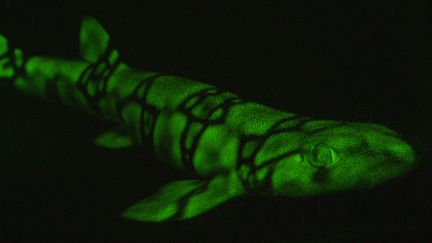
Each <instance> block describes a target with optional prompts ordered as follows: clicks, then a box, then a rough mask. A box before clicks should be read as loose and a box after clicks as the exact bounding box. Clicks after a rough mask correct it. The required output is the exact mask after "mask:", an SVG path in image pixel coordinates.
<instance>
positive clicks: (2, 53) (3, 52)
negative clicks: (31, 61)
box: [0, 34, 24, 79]
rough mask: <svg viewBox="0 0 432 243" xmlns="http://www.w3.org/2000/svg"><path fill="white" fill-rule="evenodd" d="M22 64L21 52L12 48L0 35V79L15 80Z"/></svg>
mask: <svg viewBox="0 0 432 243" xmlns="http://www.w3.org/2000/svg"><path fill="white" fill-rule="evenodd" d="M23 64H24V56H23V52H22V51H21V50H20V49H16V48H12V47H11V46H10V45H9V43H8V40H7V39H6V37H4V36H3V35H1V34H0V79H15V78H16V77H17V75H19V72H20V71H21V67H23Z"/></svg>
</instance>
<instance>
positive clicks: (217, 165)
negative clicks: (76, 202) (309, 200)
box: [0, 17, 415, 222]
mask: <svg viewBox="0 0 432 243" xmlns="http://www.w3.org/2000/svg"><path fill="white" fill-rule="evenodd" d="M80 42H81V56H82V59H80V60H63V59H58V58H50V57H25V56H24V55H23V52H22V51H21V50H19V49H16V48H11V47H10V45H9V44H8V42H7V40H6V38H4V37H3V36H0V77H1V78H3V79H5V80H8V82H11V84H12V85H13V86H15V87H16V88H17V89H18V90H20V91H22V92H25V93H27V94H30V95H34V96H37V97H40V98H44V99H47V100H54V101H58V102H61V103H63V104H66V105H69V106H71V107H74V108H76V109H79V110H82V111H84V112H87V113H90V114H92V115H95V116H98V117H100V118H103V119H106V120H109V121H114V122H117V123H118V124H119V125H120V126H119V128H118V129H116V130H113V131H109V132H107V133H104V134H102V135H101V136H99V137H98V138H96V139H95V142H96V144H98V145H100V146H103V147H106V148H111V149H114V148H121V147H127V146H139V145H142V144H152V146H153V148H154V151H155V153H156V154H157V155H158V157H159V158H160V159H161V160H162V161H164V162H166V163H168V164H170V165H172V166H174V167H176V168H179V169H181V170H185V171H186V172H188V173H190V174H192V175H194V178H201V179H191V180H182V181H175V182H172V183H169V184H167V185H165V186H163V187H162V188H161V189H160V190H159V191H158V192H157V193H155V194H154V195H152V196H150V197H148V198H146V199H144V200H143V201H141V202H139V203H137V204H136V205H134V206H132V207H130V208H129V209H127V210H126V211H125V212H124V213H123V216H125V217H127V218H131V219H135V220H141V221H154V222H160V221H166V220H174V219H188V218H191V217H194V216H196V215H199V214H201V213H203V212H206V211H208V210H209V209H211V208H213V207H215V206H217V205H219V204H221V203H223V202H225V201H226V200H229V199H231V198H233V197H237V196H241V195H244V194H247V193H256V194H258V195H266V196H275V195H281V196H288V197H296V196H315V195H321V194H325V193H332V192H338V191H345V190H353V189H354V190H355V189H357V190H363V189H370V188H372V187H374V186H376V185H378V184H380V183H384V182H386V181H389V180H391V179H394V178H397V177H399V176H400V175H402V174H404V173H406V172H407V171H409V170H410V169H411V168H412V167H413V166H414V165H415V154H414V152H413V150H412V148H411V147H410V146H409V145H408V144H407V143H406V142H404V141H403V140H402V138H401V137H400V136H399V135H398V134H397V133H396V132H394V131H392V130H390V129H388V128H386V127H384V126H381V125H377V124H364V123H355V122H347V121H333V120H320V119H314V118H311V117H305V116H302V115H297V114H293V113H289V112H286V111H281V110H277V109H274V108H271V107H267V106H264V105H260V104H257V103H255V102H251V101H245V100H243V99H241V98H240V97H239V96H237V95H235V94H233V93H230V92H225V91H222V90H220V89H218V88H217V87H214V86H212V85H208V84H205V83H202V82H198V81H193V80H189V79H185V78H181V77H176V76H172V75H163V74H159V73H156V72H151V71H140V70H136V69H134V68H131V67H129V66H128V65H126V64H125V63H124V62H122V61H121V58H120V56H119V53H118V51H117V50H115V49H113V48H112V47H111V46H110V44H109V36H108V34H107V33H106V32H105V30H104V29H103V28H102V27H101V26H100V24H99V23H98V22H97V21H96V20H95V19H93V18H91V17H85V18H84V20H83V23H82V28H81V34H80Z"/></svg>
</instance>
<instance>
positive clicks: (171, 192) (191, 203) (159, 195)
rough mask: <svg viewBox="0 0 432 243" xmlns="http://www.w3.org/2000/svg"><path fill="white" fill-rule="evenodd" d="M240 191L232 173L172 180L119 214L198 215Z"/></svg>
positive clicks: (151, 217) (143, 217)
mask: <svg viewBox="0 0 432 243" xmlns="http://www.w3.org/2000/svg"><path fill="white" fill-rule="evenodd" d="M242 192H243V190H242V189H241V187H240V186H239V183H238V179H237V177H236V176H235V175H234V174H233V173H232V174H227V175H221V176H217V177H215V178H213V179H212V180H210V181H199V180H182V181H174V182H171V183H168V184H167V185H165V186H163V187H162V188H161V189H160V190H159V191H158V192H156V193H155V194H153V195H152V196H150V197H148V198H146V199H144V200H143V201H141V202H138V203H137V204H135V205H133V206H132V207H130V208H128V209H127V210H125V211H124V212H123V214H122V216H123V217H126V218H129V219H133V220H138V221H153V222H161V221H167V220H184V219H189V218H192V217H194V216H197V215H199V214H202V213H204V212H206V211H208V210H210V209H212V208H214V207H216V206H218V205H220V204H222V203H224V202H225V201H227V200H229V199H231V198H233V197H236V196H239V195H241V194H242Z"/></svg>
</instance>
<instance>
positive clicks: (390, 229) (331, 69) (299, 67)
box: [0, 0, 432, 242]
mask: <svg viewBox="0 0 432 243" xmlns="http://www.w3.org/2000/svg"><path fill="white" fill-rule="evenodd" d="M12 2H14V3H13V4H12ZM262 2H263V3H260V4H258V3H254V2H249V3H248V4H247V5H240V4H234V3H231V4H230V5H229V6H222V5H220V4H211V5H206V4H203V3H201V4H185V3H184V2H183V3H177V4H174V5H172V4H164V3H157V1H139V3H138V1H136V2H133V1H130V2H128V1H119V2H118V3H109V4H108V3H107V2H106V1H81V2H68V1H59V2H58V3H57V2H55V1H52V2H40V1H19V2H17V1H11V0H9V1H2V2H1V3H0V33H2V34H5V35H7V36H8V37H9V39H10V40H11V41H13V42H14V43H15V45H16V46H18V47H20V48H22V49H24V50H25V52H26V53H27V54H29V55H52V56H61V57H65V58H74V57H77V53H78V41H77V38H78V29H79V21H80V17H81V16H82V15H84V14H91V15H93V16H95V17H96V18H98V19H99V20H100V21H101V22H102V23H103V25H104V26H105V27H106V29H107V30H108V31H109V32H110V34H111V37H112V39H113V41H114V42H115V43H116V45H117V47H118V48H119V50H120V52H121V54H122V56H123V58H124V60H125V61H126V62H127V63H129V64H131V65H133V66H136V67H139V68H143V69H151V70H155V71H160V72H165V73H171V74H176V75H180V76H185V77H189V78H193V79H197V80H202V81H204V82H208V83H212V84H214V85H217V86H219V87H221V88H223V89H226V90H229V91H232V92H235V93H238V94H240V95H242V96H243V97H245V98H248V99H252V100H255V101H258V102H261V103H264V104H267V105H270V106H274V107H278V108H281V109H286V110H288V111H291V112H296V113H300V114H306V115H309V116H317V117H323V118H332V119H347V120H356V121H371V122H376V123H381V124H384V125H387V126H389V127H390V128H393V129H394V130H397V131H399V132H400V133H401V134H402V135H403V136H405V137H406V138H407V139H409V140H410V141H412V143H413V144H414V145H415V147H416V149H418V150H419V152H420V154H421V156H422V163H421V165H420V166H419V167H418V168H417V170H415V171H414V172H413V173H411V174H410V175H408V176H407V177H405V178H403V179H401V180H399V181H397V182H395V183H393V184H391V185H386V186H381V187H378V188H376V189H375V190H372V191H370V192H367V193H355V192H351V193H345V194H341V195H336V196H329V197H321V198H314V199H263V198H242V199H235V200H232V201H230V202H228V203H226V204H225V205H223V206H221V207H218V208H216V209H214V210H212V211H210V212H209V213H206V214H205V215H203V216H202V217H198V218H195V219H193V220H190V221H186V222H174V223H166V224H147V223H139V222H133V221H128V220H124V219H121V218H120V217H119V214H120V212H121V211H122V210H123V209H125V208H126V207H128V206H129V205H131V204H133V203H134V202H137V201H138V200H140V199H143V198H144V197H146V196H147V195H149V194H151V193H152V192H154V191H155V190H156V189H157V188H158V187H159V186H160V185H162V184H163V183H165V182H168V181H171V180H174V179H181V178H186V175H184V174H182V173H180V172H178V171H176V170H174V169H172V168H169V167H168V166H165V165H163V164H161V163H160V162H159V161H158V160H157V159H156V158H155V157H154V155H153V153H152V151H149V150H146V149H145V148H143V149H122V150H114V151H110V150H105V149H101V148H98V147H96V146H94V145H93V144H92V140H93V138H94V137H95V136H97V135H98V134H100V133H101V132H103V131H106V130H108V129H111V128H113V124H109V123H106V122H103V121H99V120H95V119H93V118H92V117H88V116H86V115H84V114H81V113H79V112H77V111H73V110H70V109H68V108H66V107H63V106H61V105H57V104H53V103H46V102H43V101H40V100H36V99H33V98H32V97H26V96H24V95H21V94H18V93H16V92H14V91H12V90H5V89H2V90H0V109H1V111H2V114H3V115H2V116H1V119H0V134H1V135H2V136H1V140H0V143H1V146H0V151H1V152H0V154H1V157H0V222H1V224H0V241H2V242H33V241H43V242H47V241H49V240H55V241H56V242H64V241H66V242H68V241H70V242H85V241H90V240H91V241H93V242H94V241H96V242H98V241H104V242H242V241H249V242H353V241H355V242H371V241H374V242H377V241H383V240H392V241H405V242H429V241H432V237H431V235H430V233H428V231H430V230H431V229H432V206H431V205H432V200H431V197H430V194H431V189H430V186H431V185H432V183H431V182H432V179H431V173H432V169H431V166H430V162H432V161H431V155H430V151H429V150H430V148H431V145H432V143H431V140H432V139H431V136H432V132H431V128H430V124H432V123H431V122H432V119H431V116H430V115H429V114H430V111H431V109H430V105H431V104H432V98H431V95H432V84H431V80H432V35H431V32H432V28H431V27H432V26H431V25H430V22H431V21H430V18H431V16H432V15H431V12H430V9H431V4H430V3H428V1H425V0H424V1H411V2H409V3H408V2H402V1H400V2H399V1H392V3H391V4H381V3H373V4H371V3H369V4H366V3H362V2H359V1H343V3H341V2H340V1H317V2H315V3H306V2H303V3H301V4H300V3H297V4H285V5H283V6H282V5H276V4H270V3H264V2H265V1H262ZM318 2H319V3H318Z"/></svg>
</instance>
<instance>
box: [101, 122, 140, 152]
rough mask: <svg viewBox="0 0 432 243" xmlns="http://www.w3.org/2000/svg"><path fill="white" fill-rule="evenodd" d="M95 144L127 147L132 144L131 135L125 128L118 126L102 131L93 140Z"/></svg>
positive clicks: (105, 146)
mask: <svg viewBox="0 0 432 243" xmlns="http://www.w3.org/2000/svg"><path fill="white" fill-rule="evenodd" d="M94 142H95V144H96V145H99V146H101V147H104V148H109V149H118V148H127V147H131V146H132V145H134V141H133V139H132V136H131V135H130V132H129V130H127V129H126V128H123V127H122V128H118V129H115V130H111V131H108V132H105V133H102V134H101V135H99V136H98V137H96V138H95V140H94Z"/></svg>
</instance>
